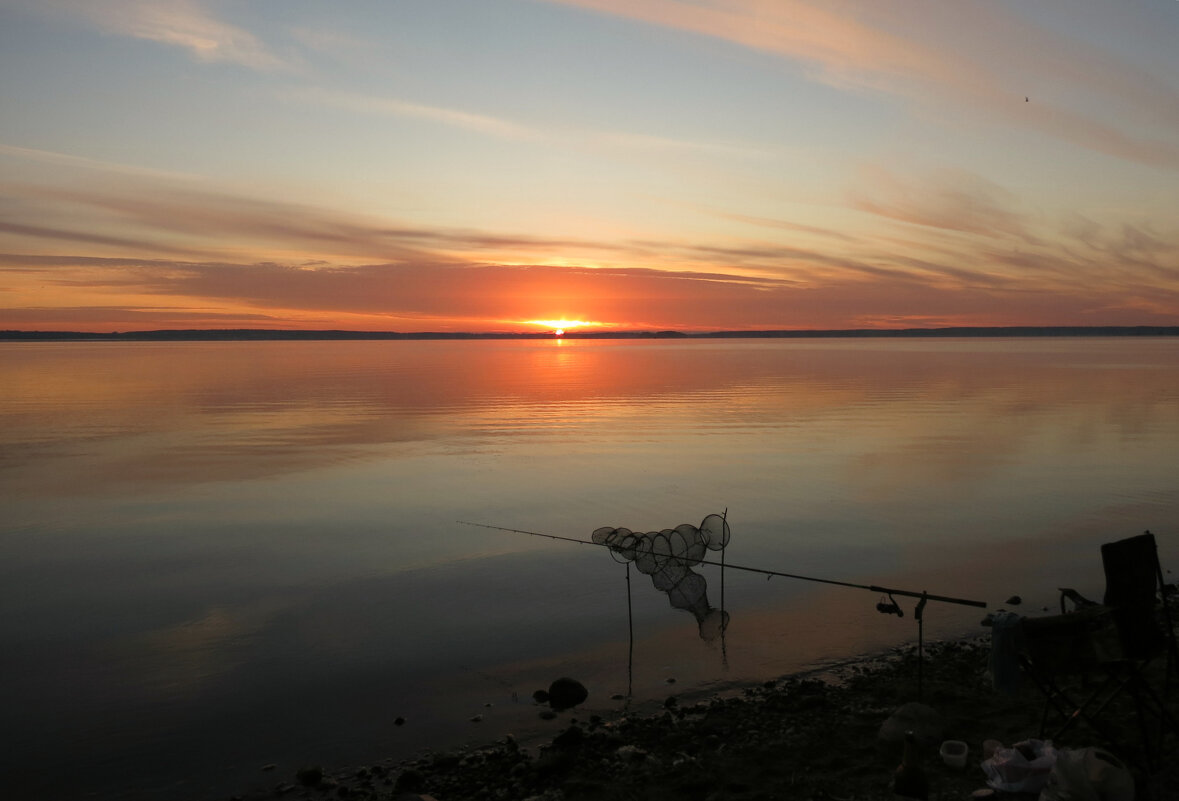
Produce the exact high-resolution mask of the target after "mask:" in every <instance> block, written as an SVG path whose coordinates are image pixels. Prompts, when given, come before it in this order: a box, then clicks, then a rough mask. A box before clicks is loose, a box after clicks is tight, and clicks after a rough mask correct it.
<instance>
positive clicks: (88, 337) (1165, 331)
mask: <svg viewBox="0 0 1179 801" xmlns="http://www.w3.org/2000/svg"><path fill="white" fill-rule="evenodd" d="M1127 336H1137V337H1166V336H1179V326H1159V325H1139V326H992V327H954V328H897V329H878V328H848V329H832V330H805V331H708V332H704V333H685V332H682V331H571V332H567V333H565V334H564V336H563V337H562V338H563V339H671V338H681V339H720V338H733V339H814V338H825V337H827V338H829V337H848V338H851V337H871V338H889V337H1127ZM553 338H554V335H553V334H552V333H551V332H542V333H537V332H531V331H524V332H515V333H496V334H477V333H450V332H440V331H425V332H413V333H407V332H399V331H336V330H326V331H314V330H294V331H279V330H267V329H258V328H223V329H182V330H158V331H112V332H108V333H94V332H86V331H0V340H9V341H46V340H49V341H54V340H57V341H66V340H68V341H77V340H83V341H114V342H144V341H149V342H219V341H261V340H374V339H376V340H380V339H553Z"/></svg>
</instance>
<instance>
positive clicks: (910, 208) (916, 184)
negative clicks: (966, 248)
mask: <svg viewBox="0 0 1179 801" xmlns="http://www.w3.org/2000/svg"><path fill="white" fill-rule="evenodd" d="M849 194H850V197H849V203H850V205H851V206H852V208H855V209H858V210H860V211H866V212H868V213H870V214H876V215H879V216H882V217H888V218H890V219H893V220H899V221H901V222H906V223H912V224H913V225H923V226H927V227H930V228H940V229H943V230H947V231H960V232H963V233H970V234H979V235H982V236H986V237H1002V236H1011V237H1015V238H1018V239H1021V240H1023V241H1025V242H1027V243H1029V244H1037V243H1038V240H1037V238H1036V237H1034V236H1033V235H1032V234H1031V233H1030V232H1029V230H1028V228H1027V225H1026V223H1025V221H1024V218H1023V216H1022V215H1021V214H1020V213H1019V212H1017V211H1015V209H1016V208H1017V206H1018V198H1016V196H1015V195H1014V194H1013V193H1011V192H1009V191H1008V190H1006V189H1004V188H1003V187H1001V186H999V185H998V184H996V183H993V182H991V181H988V180H987V179H985V178H983V177H982V176H980V175H976V174H974V173H971V172H968V171H966V170H958V169H938V170H933V171H931V172H928V173H927V174H925V175H923V176H919V177H912V176H904V177H902V176H900V175H898V174H896V173H894V172H892V171H891V170H888V169H885V168H884V167H880V166H878V165H864V166H862V167H861V168H860V175H859V180H858V182H857V185H856V188H855V189H853V190H852V191H851V192H850V193H849Z"/></svg>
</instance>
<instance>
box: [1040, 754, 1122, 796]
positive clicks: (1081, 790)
mask: <svg viewBox="0 0 1179 801" xmlns="http://www.w3.org/2000/svg"><path fill="white" fill-rule="evenodd" d="M1040 801H1134V777H1133V776H1131V775H1130V771H1129V770H1127V769H1126V766H1125V765H1123V764H1122V763H1121V761H1119V760H1118V758H1117V757H1115V756H1114V755H1113V754H1111V753H1109V752H1108V751H1106V750H1104V749H1101V748H1077V749H1071V748H1062V749H1061V750H1059V751H1057V752H1056V764H1055V765H1054V766H1053V768H1052V773H1051V775H1049V777H1048V781H1047V783H1046V784H1045V785H1044V789H1043V790H1041V791H1040Z"/></svg>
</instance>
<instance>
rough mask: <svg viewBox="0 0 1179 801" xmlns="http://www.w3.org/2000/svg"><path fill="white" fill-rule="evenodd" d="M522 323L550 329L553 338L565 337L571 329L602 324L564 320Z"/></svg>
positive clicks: (527, 321) (589, 321)
mask: <svg viewBox="0 0 1179 801" xmlns="http://www.w3.org/2000/svg"><path fill="white" fill-rule="evenodd" d="M524 322H526V323H527V324H528V325H542V326H544V327H545V328H551V329H552V330H553V336H557V337H563V336H565V332H566V331H569V330H570V329H573V328H585V327H587V326H595V325H602V323H596V322H593V321H591V320H566V319H564V318H561V319H560V320H525V321H524Z"/></svg>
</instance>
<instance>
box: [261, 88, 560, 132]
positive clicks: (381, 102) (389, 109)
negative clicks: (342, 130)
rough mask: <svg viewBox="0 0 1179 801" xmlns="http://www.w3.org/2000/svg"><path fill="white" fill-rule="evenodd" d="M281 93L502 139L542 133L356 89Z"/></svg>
mask: <svg viewBox="0 0 1179 801" xmlns="http://www.w3.org/2000/svg"><path fill="white" fill-rule="evenodd" d="M283 96H284V97H286V98H287V99H289V100H293V101H296V102H301V103H313V104H316V105H321V106H327V107H329V108H335V109H340V110H343V111H350V112H353V113H358V114H380V115H391V116H395V117H409V118H411V119H419V120H427V121H429V122H436V123H440V124H442V125H449V126H452V127H455V128H465V129H467V130H471V131H476V132H478V133H482V134H488V135H491V136H496V137H500V138H503V139H514V140H527V139H539V138H541V137H542V134H541V133H540V132H539V131H537V130H534V129H532V128H528V127H526V126H524V125H518V124H517V123H514V122H510V121H508V120H503V119H500V118H498V117H492V116H489V115H486V114H476V113H472V112H469V111H461V110H458V109H451V108H443V107H441V106H430V105H424V104H421V103H411V102H408V101H405V100H399V99H396V98H389V97H378V96H374V95H366V94H360V93H357V92H333V91H328V90H327V89H322V88H315V87H304V88H299V89H291V90H289V91H287V92H285V93H284V95H283Z"/></svg>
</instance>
